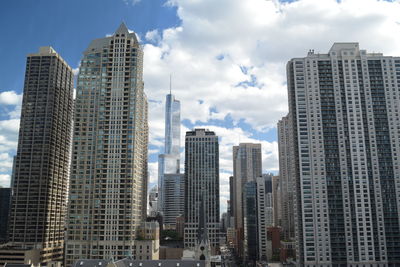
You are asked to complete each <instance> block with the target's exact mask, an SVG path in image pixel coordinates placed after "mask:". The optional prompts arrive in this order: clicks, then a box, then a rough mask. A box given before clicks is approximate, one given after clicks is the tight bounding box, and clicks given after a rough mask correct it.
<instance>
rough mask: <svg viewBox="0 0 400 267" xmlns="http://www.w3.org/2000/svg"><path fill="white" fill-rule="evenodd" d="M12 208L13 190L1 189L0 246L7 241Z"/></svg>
mask: <svg viewBox="0 0 400 267" xmlns="http://www.w3.org/2000/svg"><path fill="white" fill-rule="evenodd" d="M10 206H11V188H2V187H0V244H3V243H5V242H6V241H7V239H8V236H7V230H8V220H9V215H10Z"/></svg>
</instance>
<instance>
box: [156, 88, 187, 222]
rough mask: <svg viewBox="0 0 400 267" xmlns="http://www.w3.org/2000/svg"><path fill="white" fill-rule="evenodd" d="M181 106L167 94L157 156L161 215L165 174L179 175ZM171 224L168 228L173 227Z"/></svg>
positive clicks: (163, 206) (163, 208)
mask: <svg viewBox="0 0 400 267" xmlns="http://www.w3.org/2000/svg"><path fill="white" fill-rule="evenodd" d="M180 135H181V104H180V102H179V100H176V99H175V96H174V95H172V94H171V93H169V94H168V95H167V96H166V101H165V145H164V154H160V155H159V156H158V188H159V189H158V207H159V210H160V212H161V213H165V212H168V211H166V208H168V207H165V205H164V203H165V186H164V179H165V177H164V176H165V174H179V173H180V149H181V142H180ZM176 177H179V176H176ZM174 225H175V223H173V224H172V225H170V226H174Z"/></svg>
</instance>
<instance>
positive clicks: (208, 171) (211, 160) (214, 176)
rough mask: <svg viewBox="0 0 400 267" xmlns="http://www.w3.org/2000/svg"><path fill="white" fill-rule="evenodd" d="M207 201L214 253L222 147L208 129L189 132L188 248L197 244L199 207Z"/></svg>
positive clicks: (186, 231) (210, 235)
mask: <svg viewBox="0 0 400 267" xmlns="http://www.w3.org/2000/svg"><path fill="white" fill-rule="evenodd" d="M202 201H204V208H205V214H206V215H205V216H206V218H205V224H206V225H205V227H206V229H207V235H208V239H209V241H210V245H211V249H212V252H213V253H215V252H216V250H217V249H218V247H219V235H218V234H219V227H220V224H219V218H220V214H219V145H218V136H216V135H215V133H214V132H211V131H208V130H205V129H195V130H193V131H189V132H186V138H185V231H184V244H185V247H186V248H192V249H193V248H195V247H196V245H198V244H197V243H196V242H197V240H198V234H199V233H198V229H199V223H200V220H202V219H204V218H203V216H202V214H201V212H200V206H201V203H202Z"/></svg>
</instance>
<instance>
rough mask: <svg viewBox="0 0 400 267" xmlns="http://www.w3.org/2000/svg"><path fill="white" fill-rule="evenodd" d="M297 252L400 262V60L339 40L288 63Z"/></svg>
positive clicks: (312, 258) (370, 262) (336, 262)
mask: <svg viewBox="0 0 400 267" xmlns="http://www.w3.org/2000/svg"><path fill="white" fill-rule="evenodd" d="M287 76H288V91H289V114H290V116H289V128H290V131H291V133H290V135H292V137H290V139H291V140H292V142H293V143H292V144H293V148H292V152H290V153H292V154H293V155H294V157H293V162H294V164H293V165H292V166H291V168H292V170H293V171H292V174H293V180H294V181H295V187H296V191H295V192H296V193H295V200H296V201H295V203H296V204H295V219H296V226H297V227H296V240H297V244H296V249H297V259H298V262H299V264H300V265H302V266H399V264H400V243H399V242H398V240H400V222H399V215H400V213H399V209H400V168H399V165H400V157H399V156H398V153H399V151H400V138H399V137H400V136H399V134H400V131H399V129H400V114H399V112H400V101H399V97H400V90H399V89H400V57H389V56H384V55H382V54H379V53H367V52H366V51H365V50H360V49H359V46H358V43H335V44H334V45H333V46H332V48H331V49H330V51H329V52H328V53H327V54H315V53H314V52H313V51H312V50H311V51H310V52H309V53H308V55H307V56H306V57H303V58H294V59H292V60H290V61H289V63H288V65H287Z"/></svg>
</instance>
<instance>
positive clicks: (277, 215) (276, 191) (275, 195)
mask: <svg viewBox="0 0 400 267" xmlns="http://www.w3.org/2000/svg"><path fill="white" fill-rule="evenodd" d="M280 187H281V185H280V177H279V176H273V177H272V208H273V218H274V220H273V225H274V226H280V225H281V219H282V217H281V204H282V201H281V195H280V191H281V190H280Z"/></svg>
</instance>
